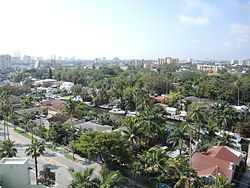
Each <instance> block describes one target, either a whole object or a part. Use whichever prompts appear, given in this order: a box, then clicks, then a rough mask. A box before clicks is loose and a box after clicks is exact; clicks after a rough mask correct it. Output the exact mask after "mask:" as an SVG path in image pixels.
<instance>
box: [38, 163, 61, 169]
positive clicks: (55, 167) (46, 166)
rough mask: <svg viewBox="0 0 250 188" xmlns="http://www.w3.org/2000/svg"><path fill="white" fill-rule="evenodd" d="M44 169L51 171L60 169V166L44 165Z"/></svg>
mask: <svg viewBox="0 0 250 188" xmlns="http://www.w3.org/2000/svg"><path fill="white" fill-rule="evenodd" d="M42 167H43V168H49V169H50V170H55V169H58V166H57V165H54V164H43V165H42Z"/></svg>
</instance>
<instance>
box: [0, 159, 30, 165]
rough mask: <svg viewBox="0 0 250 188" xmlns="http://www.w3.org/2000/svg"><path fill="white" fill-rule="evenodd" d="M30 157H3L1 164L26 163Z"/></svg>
mask: <svg viewBox="0 0 250 188" xmlns="http://www.w3.org/2000/svg"><path fill="white" fill-rule="evenodd" d="M27 160H28V158H3V159H2V160H1V161H0V164H25V163H26V161H27Z"/></svg>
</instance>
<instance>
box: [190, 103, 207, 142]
mask: <svg viewBox="0 0 250 188" xmlns="http://www.w3.org/2000/svg"><path fill="white" fill-rule="evenodd" d="M205 109H206V108H205V107H204V106H200V105H194V106H192V108H191V113H190V114H189V115H188V117H189V118H190V120H191V121H193V122H194V123H195V125H196V126H197V128H198V130H197V140H198V141H199V140H200V132H201V127H202V126H203V124H204V123H205V122H206V119H205Z"/></svg>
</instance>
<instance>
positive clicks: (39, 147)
mask: <svg viewBox="0 0 250 188" xmlns="http://www.w3.org/2000/svg"><path fill="white" fill-rule="evenodd" d="M44 151H45V147H44V144H43V143H42V142H39V141H38V140H36V139H35V140H32V141H31V144H30V145H29V146H28V148H27V149H26V150H25V153H26V154H27V155H28V156H31V157H32V158H34V160H35V168H36V183H37V184H38V167H37V158H38V157H40V156H41V155H42V154H43V153H44Z"/></svg>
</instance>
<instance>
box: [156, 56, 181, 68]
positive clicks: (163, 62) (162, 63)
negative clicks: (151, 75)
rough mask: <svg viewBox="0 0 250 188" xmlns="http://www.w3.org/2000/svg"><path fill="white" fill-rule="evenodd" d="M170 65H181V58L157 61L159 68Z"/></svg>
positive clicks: (167, 58) (166, 58)
mask: <svg viewBox="0 0 250 188" xmlns="http://www.w3.org/2000/svg"><path fill="white" fill-rule="evenodd" d="M170 63H179V58H172V57H165V58H158V60H157V64H158V65H159V67H162V66H163V65H166V64H170Z"/></svg>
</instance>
